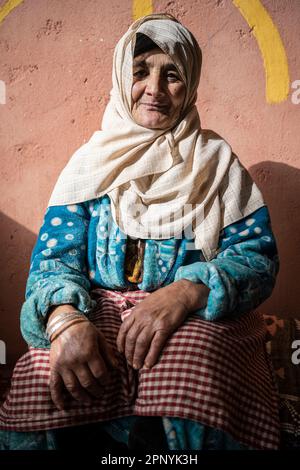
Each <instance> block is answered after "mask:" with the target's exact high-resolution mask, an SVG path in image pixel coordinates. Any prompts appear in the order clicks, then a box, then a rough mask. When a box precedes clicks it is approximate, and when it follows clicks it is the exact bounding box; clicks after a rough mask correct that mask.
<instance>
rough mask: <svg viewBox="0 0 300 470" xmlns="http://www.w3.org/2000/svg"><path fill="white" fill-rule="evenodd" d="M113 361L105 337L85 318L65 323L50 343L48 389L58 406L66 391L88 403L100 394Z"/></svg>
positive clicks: (62, 400)
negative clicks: (64, 327) (68, 324)
mask: <svg viewBox="0 0 300 470" xmlns="http://www.w3.org/2000/svg"><path fill="white" fill-rule="evenodd" d="M112 367H117V360H116V358H115V357H114V353H113V351H112V349H111V347H110V346H109V345H108V344H107V342H106V340H105V337H104V336H103V334H101V333H100V332H99V331H98V330H97V328H96V327H95V326H94V325H93V324H92V323H90V322H89V321H81V322H79V323H76V324H74V325H71V326H69V327H68V328H67V329H66V330H64V331H63V332H62V333H60V334H59V336H58V337H57V338H56V339H55V340H54V341H53V342H52V343H51V348H50V392H51V397H52V400H53V402H54V404H55V406H56V407H57V408H58V409H63V408H64V406H65V398H66V391H67V392H69V394H70V395H71V396H72V397H73V398H74V399H75V400H77V401H80V402H84V403H86V404H91V403H92V398H93V397H96V398H97V397H100V396H101V393H102V386H103V385H104V384H105V382H106V381H107V379H108V376H109V371H110V369H111V368H112Z"/></svg>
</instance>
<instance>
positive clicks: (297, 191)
mask: <svg viewBox="0 0 300 470" xmlns="http://www.w3.org/2000/svg"><path fill="white" fill-rule="evenodd" d="M249 171H250V173H251V176H252V177H253V179H254V180H255V182H256V183H257V185H258V186H259V188H260V190H261V191H262V193H263V195H264V199H265V202H266V204H267V205H268V208H269V211H270V214H271V220H272V227H273V231H274V234H275V237H276V240H277V246H278V251H279V257H280V272H279V276H278V278H277V284H276V287H275V289H274V292H273V294H272V296H271V297H270V299H269V300H267V301H266V302H265V303H264V304H263V305H262V308H261V310H262V312H263V313H268V314H275V315H278V316H282V317H297V318H300V303H299V297H298V295H299V282H300V276H299V270H300V197H299V196H300V170H299V169H297V168H293V167H292V166H289V165H286V164H284V163H277V162H270V161H266V162H261V163H258V164H257V165H253V166H252V167H251V168H250V169H249Z"/></svg>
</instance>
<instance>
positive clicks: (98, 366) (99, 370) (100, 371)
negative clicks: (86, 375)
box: [88, 355, 108, 384]
mask: <svg viewBox="0 0 300 470" xmlns="http://www.w3.org/2000/svg"><path fill="white" fill-rule="evenodd" d="M88 367H89V369H90V371H91V373H92V375H93V377H94V379H95V380H96V381H97V382H99V383H100V384H105V383H106V381H107V378H108V370H107V367H106V364H105V362H104V360H103V359H102V357H101V356H100V355H96V356H95V357H93V358H92V359H90V360H89V361H88Z"/></svg>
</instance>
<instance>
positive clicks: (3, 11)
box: [0, 0, 23, 23]
mask: <svg viewBox="0 0 300 470" xmlns="http://www.w3.org/2000/svg"><path fill="white" fill-rule="evenodd" d="M22 2H23V0H8V2H6V3H4V5H3V7H0V23H1V22H2V21H3V20H4V18H5V17H6V16H7V15H8V14H9V13H10V12H11V11H12V10H13V9H14V8H16V7H17V6H18V5H20V3H22Z"/></svg>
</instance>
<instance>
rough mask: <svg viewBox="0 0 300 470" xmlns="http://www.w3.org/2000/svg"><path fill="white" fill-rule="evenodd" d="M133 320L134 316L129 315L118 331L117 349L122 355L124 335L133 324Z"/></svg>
mask: <svg viewBox="0 0 300 470" xmlns="http://www.w3.org/2000/svg"><path fill="white" fill-rule="evenodd" d="M134 320H135V319H134V315H132V314H131V315H130V316H129V317H127V318H126V320H124V322H123V323H122V325H121V327H120V329H119V333H118V337H117V348H118V351H119V352H120V353H121V354H124V352H125V342H126V335H127V332H128V331H129V329H130V328H131V327H132V325H133V324H134Z"/></svg>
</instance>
